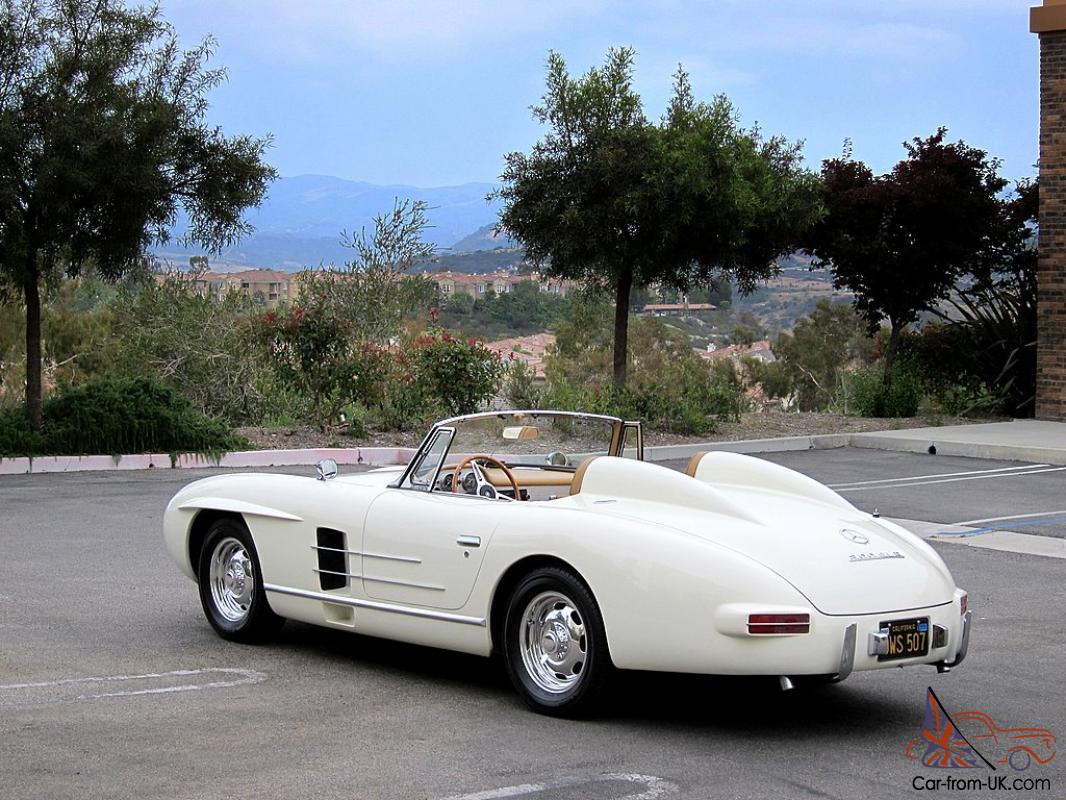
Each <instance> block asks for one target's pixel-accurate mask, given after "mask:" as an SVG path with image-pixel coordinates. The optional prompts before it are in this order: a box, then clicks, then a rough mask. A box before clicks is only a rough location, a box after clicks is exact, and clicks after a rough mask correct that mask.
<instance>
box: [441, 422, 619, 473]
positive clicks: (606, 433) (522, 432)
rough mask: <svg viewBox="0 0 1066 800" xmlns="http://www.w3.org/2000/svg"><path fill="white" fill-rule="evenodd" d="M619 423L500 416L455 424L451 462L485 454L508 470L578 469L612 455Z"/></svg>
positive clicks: (450, 452) (450, 453)
mask: <svg viewBox="0 0 1066 800" xmlns="http://www.w3.org/2000/svg"><path fill="white" fill-rule="evenodd" d="M616 425H617V423H616V421H614V420H611V419H605V418H600V417H580V416H561V415H560V416H553V415H551V414H548V413H543V414H535V415H534V414H523V415H516V414H510V413H507V414H499V415H493V416H491V417H481V418H472V419H464V420H458V421H456V422H454V423H452V425H451V427H454V428H455V438H454V440H453V441H452V446H451V448H450V450H449V455H448V460H449V461H454V460H455V459H456V456H460V455H471V454H474V453H483V454H485V455H489V456H495V457H497V458H500V459H501V460H503V461H505V462H506V463H507V464H508V465H509V466H516V465H521V466H530V467H533V466H536V467H541V468H551V467H555V468H569V469H574V468H576V467H577V465H578V464H580V463H581V462H582V461H583V460H584V459H586V458H588V457H590V456H597V455H607V454H608V453H610V452H611V445H612V440H613V437H614V435H615V427H616Z"/></svg>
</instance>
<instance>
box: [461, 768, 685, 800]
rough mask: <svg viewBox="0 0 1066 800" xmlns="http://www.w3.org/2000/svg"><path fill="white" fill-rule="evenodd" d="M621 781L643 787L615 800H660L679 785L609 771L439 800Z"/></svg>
mask: <svg viewBox="0 0 1066 800" xmlns="http://www.w3.org/2000/svg"><path fill="white" fill-rule="evenodd" d="M607 782H619V783H630V784H637V785H638V786H639V787H641V788H640V790H639V791H637V793H636V794H626V795H623V796H622V797H617V798H614V800H657V798H660V797H667V796H668V795H671V794H674V793H675V792H676V791H677V785H676V784H673V783H671V782H670V781H665V780H663V779H662V778H657V777H655V776H654V775H638V774H635V773H632V774H630V773H620V772H608V773H605V774H603V775H593V776H591V777H563V778H553V779H551V780H546V781H539V782H537V783H520V784H516V785H514V786H501V787H500V788H498V789H485V790H483V791H480V792H470V793H468V794H453V795H448V796H447V797H443V798H441V799H440V800H499V799H500V798H504V797H522V796H525V795H531V794H538V793H540V792H557V791H558V790H559V789H568V788H572V787H578V786H589V785H591V784H594V783H607Z"/></svg>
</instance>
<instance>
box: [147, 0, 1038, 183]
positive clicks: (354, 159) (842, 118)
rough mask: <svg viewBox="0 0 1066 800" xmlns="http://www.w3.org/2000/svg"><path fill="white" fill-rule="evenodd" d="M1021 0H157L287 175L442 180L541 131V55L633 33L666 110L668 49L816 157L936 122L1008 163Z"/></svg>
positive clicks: (229, 116)
mask: <svg viewBox="0 0 1066 800" xmlns="http://www.w3.org/2000/svg"><path fill="white" fill-rule="evenodd" d="M1029 5H1031V3H1030V2H1027V1H1026V0H718V1H717V2H679V1H678V2H656V0H644V1H643V2H640V1H638V2H628V0H623V1H618V0H613V1H608V0H604V1H603V2H600V1H599V0H568V1H567V2H555V0H536V1H535V2H524V1H523V2H509V1H508V0H497V2H490V1H488V0H448V1H447V2H432V1H431V0H386V1H385V2H379V1H378V0H372V1H371V0H368V1H367V2H360V1H359V0H251V1H249V0H243V1H241V0H169V2H164V6H163V12H164V15H165V16H166V17H167V18H168V19H170V20H171V22H173V23H174V25H175V26H176V28H177V29H178V31H179V34H180V35H181V36H182V39H183V42H186V43H188V44H192V43H193V42H194V41H196V40H197V39H199V38H200V37H202V36H204V35H205V34H209V33H210V34H213V35H214V36H215V37H216V38H217V39H218V40H219V49H218V54H217V56H216V59H215V61H214V63H215V64H216V65H221V66H225V67H226V68H227V69H228V72H229V80H228V82H227V83H226V84H225V85H224V86H222V87H220V88H219V89H217V90H216V91H215V92H214V93H213V94H212V97H211V99H212V109H211V112H210V114H211V119H212V121H214V122H217V123H219V124H221V125H222V126H223V128H224V129H225V130H227V131H228V132H231V133H235V132H244V133H255V134H264V133H268V132H269V133H272V134H273V135H274V140H275V145H274V148H273V150H272V151H271V153H270V156H269V159H270V161H271V162H272V163H273V164H274V165H275V166H276V167H277V168H278V169H279V171H280V172H281V174H282V175H298V174H304V173H318V174H325V175H336V176H339V177H343V178H349V179H355V180H365V181H370V182H372V183H383V184H391V183H406V184H412V185H416V186H442V185H451V184H459V183H466V182H470V181H494V180H496V178H497V177H498V176H499V174H500V171H501V169H502V164H503V155H504V154H505V153H506V152H508V151H510V150H516V149H519V150H526V149H528V148H529V147H530V145H532V144H533V143H534V142H535V141H536V140H537V139H538V138H539V136H540V135H541V132H542V129H541V127H540V126H539V125H538V124H537V123H536V122H535V121H534V120H533V119H532V117H531V115H530V113H529V106H530V105H531V104H533V103H535V102H537V100H538V99H539V98H540V96H541V94H542V92H543V79H544V61H545V56H546V55H547V52H548V50H549V49H554V50H557V51H559V52H560V53H561V54H562V55H563V56H564V57H565V58H566V60H567V62H568V64H569V65H570V67H571V70H572V71H575V72H583V71H584V70H586V69H587V68H588V67H589V66H591V65H593V64H598V63H600V62H601V61H602V59H603V56H604V53H605V52H606V50H607V48H608V47H610V46H612V45H631V46H633V47H635V48H636V50H637V53H638V57H637V69H636V82H637V88H638V90H639V92H640V94H641V96H642V97H643V99H644V105H645V110H646V113H647V114H648V116H649V117H651V118H658V117H659V115H660V114H661V112H662V110H663V108H664V107H665V103H666V99H667V97H668V95H669V91H670V77H671V73H672V72H673V71H674V69H675V68H676V65H677V63H678V62H681V63H682V64H684V66H685V67H686V68H687V69H688V70H689V71H690V72H691V74H692V81H693V85H694V88H695V90H696V93H697V95H698V96H699V97H701V98H710V97H711V96H713V95H714V94H717V93H720V92H721V93H725V94H726V95H728V96H729V97H730V99H731V100H732V101H733V102H734V104H735V105H736V106H737V108H738V110H739V111H740V114H741V122H742V124H744V125H750V124H752V123H753V122H756V121H757V122H758V123H759V124H760V125H761V126H762V128H763V130H764V131H765V132H767V133H780V134H784V135H786V136H788V137H789V138H793V139H797V138H798V139H804V140H805V142H806V146H805V149H804V152H805V154H806V157H807V161H808V163H809V164H810V165H811V166H812V167H815V168H817V166H818V165H819V164H820V162H821V160H822V159H823V158H827V157H832V156H835V155H838V154H839V153H840V151H841V146H842V142H843V140H844V139H845V138H846V137H849V138H851V139H852V141H853V143H854V154H855V157H856V158H860V159H862V160H864V161H866V162H868V163H869V164H871V166H873V167H874V168H875V169H876V170H878V171H884V170H887V169H888V168H890V167H891V165H892V164H893V163H894V162H895V161H897V160H898V159H899V158H900V157H901V156H902V154H903V150H902V147H901V145H900V143H901V142H902V141H903V140H904V139H907V138H910V137H912V136H916V135H923V136H924V135H927V134H929V133H932V132H933V130H935V128H936V127H937V126H938V125H946V126H947V127H948V128H949V130H950V135H951V137H952V138H953V139H956V138H962V139H965V140H966V141H967V142H968V143H970V144H973V145H975V146H978V147H982V148H984V149H986V150H988V151H989V152H990V153H991V154H992V155H994V156H997V157H999V158H1001V159H1002V160H1003V168H1002V171H1003V174H1004V175H1006V176H1008V177H1010V178H1021V177H1027V176H1031V175H1033V174H1034V173H1035V169H1034V167H1033V164H1034V163H1035V162H1036V158H1037V122H1038V107H1037V79H1038V64H1037V58H1038V43H1037V37H1036V36H1035V35H1033V34H1031V33H1029V30H1028V27H1029V26H1028V7H1029Z"/></svg>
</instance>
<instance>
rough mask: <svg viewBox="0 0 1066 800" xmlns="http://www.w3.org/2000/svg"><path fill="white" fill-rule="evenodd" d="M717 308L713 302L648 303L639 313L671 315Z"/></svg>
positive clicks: (657, 315)
mask: <svg viewBox="0 0 1066 800" xmlns="http://www.w3.org/2000/svg"><path fill="white" fill-rule="evenodd" d="M717 308H718V306H716V305H714V304H713V303H648V304H647V305H646V306H644V308H642V309H641V310H640V311H638V312H637V315H638V316H655V317H671V316H677V315H679V314H687V313H689V312H692V311H714V310H716V309H717Z"/></svg>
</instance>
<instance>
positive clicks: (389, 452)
mask: <svg viewBox="0 0 1066 800" xmlns="http://www.w3.org/2000/svg"><path fill="white" fill-rule="evenodd" d="M937 430H938V429H935V428H933V429H929V433H928V434H925V432H924V431H925V429H922V434H921V435H917V436H916V435H914V433H913V432H912V433H911V434H910V435H907V434H906V431H898V432H897V431H874V432H867V433H826V434H816V435H813V436H782V437H779V438H775V439H744V440H740V441H735V442H696V443H693V444H672V445H657V446H649V447H645V448H644V457H645V459H646V460H648V461H652V462H657V461H669V460H674V459H682V458H690V457H691V456H692V455H693V454H694V453H699V452H703V451H708V450H724V451H726V452H730V453H748V454H752V453H787V452H796V451H803V450H824V449H830V448H836V447H860V448H867V449H873V450H889V451H896V452H903V453H929V452H930V447H934V448H936V450H935V452H936V453H938V454H939V455H945V456H966V457H969V458H986V459H992V460H998V461H1029V462H1032V463H1038V464H1052V465H1055V466H1066V448H1064V447H1039V446H1036V445H1032V444H1022V445H1012V444H993V443H988V442H976V441H972V442H958V441H950V440H947V441H944V440H939V439H938V438H937V437H936V431H937ZM943 430H944V431H946V432H947V431H950V432H952V433H957V432H958V430H959V427H958V426H955V427H949V428H944V429H943ZM414 452H415V448H412V447H346V448H319V449H312V450H247V451H241V452H234V453H226V454H224V455H222V456H221V457H218V458H212V457H209V456H201V455H196V454H190V453H186V454H182V455H176V456H173V457H172V456H170V455H169V454H167V453H147V454H141V455H123V456H48V457H41V458H0V475H25V474H30V473H32V474H37V473H43V472H87V471H112V470H137V469H197V468H200V469H203V468H211V467H229V468H241V467H253V468H254V467H284V466H306V465H310V464H314V463H315V462H316V461H318V460H320V459H323V458H332V459H334V460H335V461H336V462H337V463H338V464H363V465H366V466H374V467H379V466H391V465H396V464H406V463H407V462H408V461H409V460H410V459H411V457H412V456H413V455H414Z"/></svg>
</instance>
